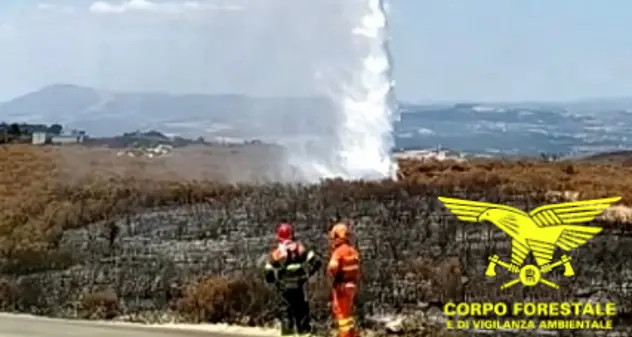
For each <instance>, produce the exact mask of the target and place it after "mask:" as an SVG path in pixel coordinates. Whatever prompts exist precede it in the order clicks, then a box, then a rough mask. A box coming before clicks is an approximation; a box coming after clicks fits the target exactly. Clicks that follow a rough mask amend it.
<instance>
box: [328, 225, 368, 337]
mask: <svg viewBox="0 0 632 337" xmlns="http://www.w3.org/2000/svg"><path fill="white" fill-rule="evenodd" d="M350 236H351V231H350V229H349V226H348V225H347V224H345V223H337V224H335V225H334V226H333V227H332V228H331V229H330V231H329V240H330V242H331V245H332V248H333V252H332V254H331V259H330V260H329V264H328V266H327V271H328V273H329V275H330V276H331V277H332V279H333V285H332V287H333V289H332V295H331V297H332V303H331V309H332V313H333V316H334V319H335V320H336V324H337V326H338V337H355V336H356V326H355V322H354V319H353V314H354V307H355V297H356V292H357V284H358V281H359V276H360V275H359V270H360V256H359V254H358V251H357V250H356V249H355V248H353V247H352V246H351V242H350Z"/></svg>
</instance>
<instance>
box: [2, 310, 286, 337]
mask: <svg viewBox="0 0 632 337" xmlns="http://www.w3.org/2000/svg"><path fill="white" fill-rule="evenodd" d="M248 329H249V328H244V329H243V330H237V329H235V330H227V329H223V331H222V329H213V327H209V328H208V330H202V329H200V327H198V328H197V329H196V328H195V327H194V328H190V329H187V328H186V327H184V328H173V326H171V327H160V326H142V325H135V324H116V323H100V322H90V321H71V320H57V319H47V318H39V317H32V316H21V315H10V314H0V337H62V336H64V337H67V336H77V337H88V336H89V337H202V336H205V337H235V336H242V337H243V336H256V337H264V336H265V337H269V336H274V333H273V332H270V331H262V332H258V331H256V330H255V329H250V330H248ZM249 331H250V332H252V333H249Z"/></svg>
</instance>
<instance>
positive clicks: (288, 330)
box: [265, 223, 322, 336]
mask: <svg viewBox="0 0 632 337" xmlns="http://www.w3.org/2000/svg"><path fill="white" fill-rule="evenodd" d="M276 239H277V241H278V246H277V247H276V248H275V249H274V250H273V251H272V252H270V255H269V256H268V261H267V263H266V266H265V279H266V282H267V283H271V284H274V285H275V286H276V288H277V290H278V291H279V293H280V295H281V298H282V303H283V308H282V310H283V312H282V317H281V335H282V336H288V335H293V334H294V333H295V332H294V329H295V328H296V333H298V335H299V336H309V335H310V334H311V330H312V327H311V323H310V316H309V303H308V301H307V295H306V293H305V283H307V280H308V279H309V278H310V277H311V276H312V275H314V273H316V271H318V269H319V268H320V266H321V264H322V260H321V259H320V257H319V256H318V255H317V254H316V253H314V251H312V250H309V251H308V250H306V249H305V246H303V244H302V243H301V242H300V241H296V240H295V238H294V228H293V227H292V225H290V224H287V223H282V224H280V225H279V226H278V227H277V230H276Z"/></svg>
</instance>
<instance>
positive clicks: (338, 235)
mask: <svg viewBox="0 0 632 337" xmlns="http://www.w3.org/2000/svg"><path fill="white" fill-rule="evenodd" d="M350 238H351V230H350V229H349V226H348V225H347V224H346V223H343V222H339V223H336V224H335V225H333V226H332V227H331V229H330V230H329V240H330V241H331V243H332V245H333V246H334V247H336V246H339V245H341V244H343V243H349V240H350Z"/></svg>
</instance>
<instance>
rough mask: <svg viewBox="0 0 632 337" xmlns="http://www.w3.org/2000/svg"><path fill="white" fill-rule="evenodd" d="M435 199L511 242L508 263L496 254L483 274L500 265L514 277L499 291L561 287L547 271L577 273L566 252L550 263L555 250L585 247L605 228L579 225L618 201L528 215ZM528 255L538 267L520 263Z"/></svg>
mask: <svg viewBox="0 0 632 337" xmlns="http://www.w3.org/2000/svg"><path fill="white" fill-rule="evenodd" d="M439 200H440V201H441V202H442V203H443V204H444V205H445V206H446V207H447V208H448V209H449V210H450V211H451V212H452V213H453V214H454V215H456V217H457V218H458V219H459V220H461V221H466V222H482V221H489V222H491V223H493V224H494V225H495V226H496V227H498V228H500V229H501V230H502V231H503V232H505V233H506V234H507V235H509V236H510V237H511V239H512V241H511V262H510V263H509V262H505V261H503V260H501V259H500V258H499V257H498V255H493V256H490V257H489V265H488V266H487V271H486V272H485V276H487V277H495V276H496V266H501V267H503V268H504V269H506V270H508V271H509V272H510V273H512V274H515V275H516V276H517V277H516V278H515V279H513V280H511V281H509V282H507V283H505V284H503V285H502V286H501V287H500V289H506V288H509V287H511V286H513V285H516V284H518V283H522V285H523V286H526V287H533V286H535V285H537V284H539V283H542V284H544V285H547V286H549V287H552V288H555V289H557V288H559V286H558V285H557V284H556V283H553V282H551V281H549V280H547V279H545V278H544V277H543V276H544V275H545V274H547V273H549V272H550V271H551V270H553V269H555V268H557V267H559V266H564V276H566V277H572V276H574V275H575V271H574V270H573V266H572V265H571V257H570V256H568V255H566V254H564V255H562V256H561V257H560V259H559V260H557V261H555V262H551V261H552V260H553V255H554V252H555V247H559V248H560V249H562V250H563V251H565V252H570V251H571V250H573V249H576V248H577V247H579V246H581V245H583V244H585V243H586V242H587V241H588V240H590V239H591V238H592V237H594V236H595V235H597V234H599V232H601V231H602V229H603V228H601V227H596V226H585V225H578V224H580V223H586V222H590V221H593V220H594V219H595V217H597V216H598V215H600V214H602V213H603V212H604V211H605V210H606V209H607V208H608V207H610V206H611V205H612V204H614V203H616V202H617V201H619V200H621V197H612V198H605V199H594V200H585V201H575V202H566V203H561V204H551V205H546V206H541V207H538V208H536V209H534V210H533V211H531V212H529V213H526V212H523V211H521V210H519V209H517V208H515V207H511V206H505V205H499V204H492V203H487V202H478V201H470V200H463V199H455V198H446V197H439ZM529 253H531V254H532V255H533V257H534V258H535V262H536V264H537V266H536V265H532V264H527V265H523V264H524V261H525V259H526V258H527V256H528V255H529Z"/></svg>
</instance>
